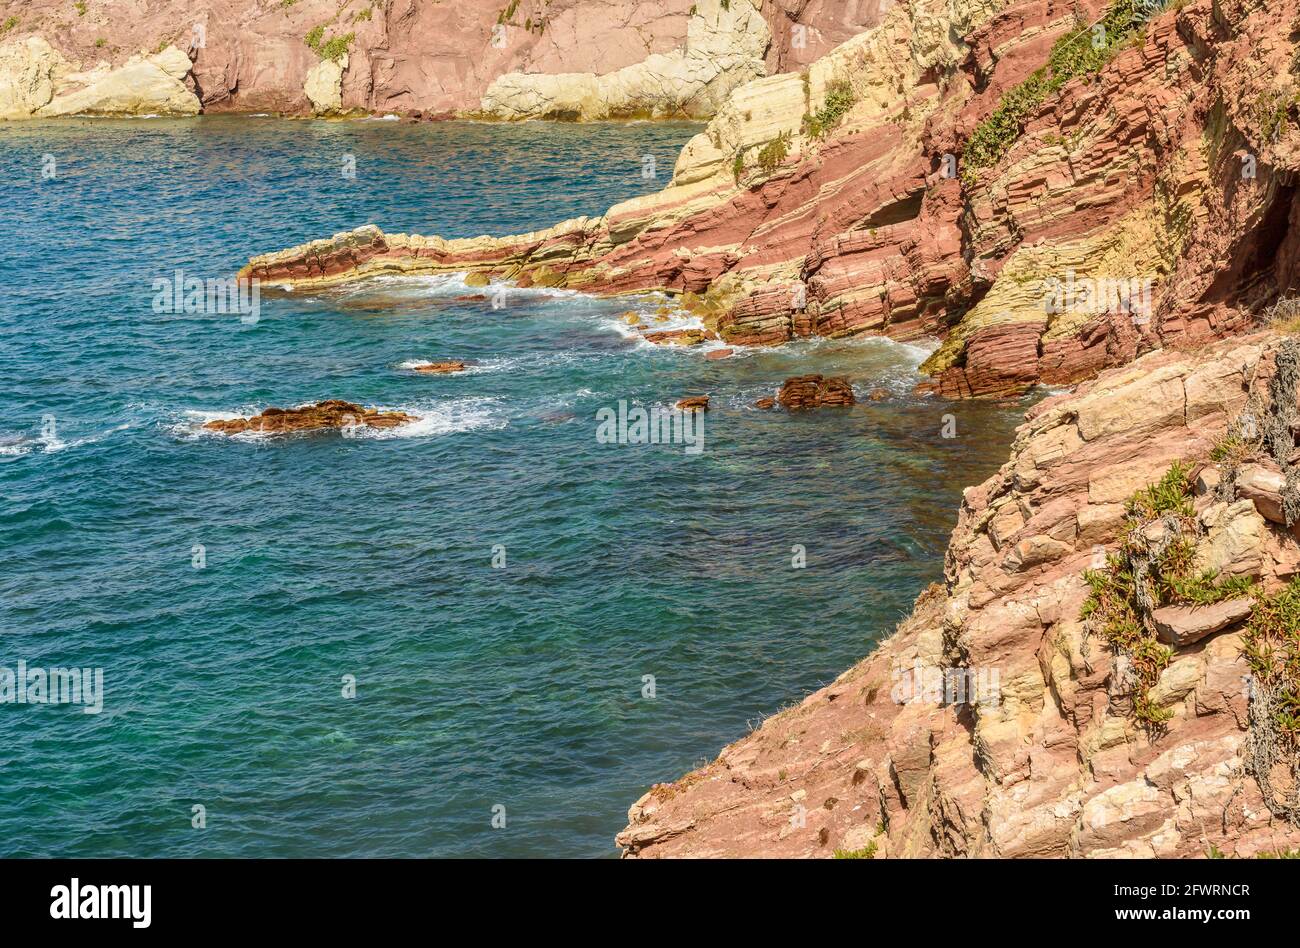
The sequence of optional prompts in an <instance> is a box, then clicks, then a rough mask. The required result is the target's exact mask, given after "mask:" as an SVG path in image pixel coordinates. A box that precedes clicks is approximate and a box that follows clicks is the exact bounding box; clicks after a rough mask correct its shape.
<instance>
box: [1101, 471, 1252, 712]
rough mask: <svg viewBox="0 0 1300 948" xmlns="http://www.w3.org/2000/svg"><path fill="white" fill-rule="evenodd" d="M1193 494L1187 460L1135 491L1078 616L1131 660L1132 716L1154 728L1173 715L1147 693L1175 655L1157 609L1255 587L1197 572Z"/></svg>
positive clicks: (1218, 598)
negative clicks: (1157, 529) (1153, 530)
mask: <svg viewBox="0 0 1300 948" xmlns="http://www.w3.org/2000/svg"><path fill="white" fill-rule="evenodd" d="M1190 493H1191V478H1190V468H1188V467H1187V466H1186V465H1184V464H1182V463H1175V464H1174V465H1173V466H1171V467H1170V469H1169V470H1168V472H1167V473H1166V474H1165V475H1164V476H1163V477H1162V478H1161V479H1160V480H1159V481H1157V482H1156V483H1154V484H1150V485H1148V486H1146V487H1144V488H1142V489H1141V490H1139V491H1137V492H1135V493H1134V494H1133V496H1132V497H1130V498H1129V499H1128V501H1127V502H1126V503H1125V505H1124V513H1125V525H1124V530H1123V533H1122V534H1121V536H1120V545H1119V549H1118V550H1117V551H1116V552H1114V553H1111V554H1110V555H1109V556H1108V557H1107V559H1106V567H1105V568H1104V569H1099V570H1089V571H1088V572H1086V573H1085V574H1084V579H1085V580H1086V581H1087V583H1088V585H1089V587H1090V592H1089V595H1088V598H1087V599H1086V600H1085V601H1084V604H1083V608H1082V610H1081V611H1080V614H1079V618H1080V619H1083V620H1085V621H1087V622H1089V623H1090V625H1092V626H1093V627H1094V628H1099V629H1100V631H1101V635H1102V637H1103V638H1104V639H1105V641H1106V643H1107V644H1108V645H1109V646H1110V648H1111V650H1112V651H1113V652H1115V653H1116V654H1120V655H1124V656H1126V657H1127V658H1128V659H1129V661H1130V662H1131V663H1132V665H1133V673H1134V677H1135V679H1136V685H1137V687H1136V689H1135V691H1134V697H1133V717H1134V718H1135V719H1136V720H1137V721H1139V722H1141V723H1143V724H1145V725H1148V726H1151V727H1158V726H1159V725H1161V724H1163V723H1164V722H1165V721H1167V720H1168V719H1169V717H1170V716H1171V714H1172V712H1171V711H1170V710H1169V709H1168V708H1160V707H1157V706H1156V705H1155V704H1154V703H1153V702H1152V701H1151V699H1150V697H1149V692H1150V689H1151V688H1152V686H1154V685H1155V683H1156V682H1157V681H1158V680H1159V678H1160V673H1161V672H1162V671H1164V669H1165V668H1166V667H1167V666H1168V665H1169V662H1170V659H1171V658H1172V657H1173V650H1172V649H1170V648H1169V647H1168V646H1166V645H1162V644H1161V643H1160V642H1159V641H1157V640H1156V637H1155V634H1154V631H1153V628H1152V624H1151V612H1152V611H1153V610H1155V609H1158V608H1160V607H1161V606H1168V605H1174V604H1182V605H1189V604H1195V605H1209V604H1211V603H1215V602H1221V601H1223V600H1225V599H1235V598H1238V597H1240V596H1244V595H1248V594H1250V593H1251V592H1253V590H1254V584H1253V583H1252V582H1251V581H1250V580H1249V579H1246V578H1244V577H1229V578H1227V579H1223V580H1219V579H1218V578H1217V577H1216V576H1215V575H1214V574H1213V573H1205V572H1200V573H1198V572H1196V570H1195V560H1196V543H1195V541H1194V539H1193V537H1194V536H1195V529H1196V527H1195V522H1194V517H1195V512H1194V510H1193V508H1192V502H1191V498H1190ZM1155 524H1162V525H1163V526H1164V531H1163V534H1162V538H1161V539H1159V540H1153V539H1152V537H1151V536H1150V535H1149V533H1148V528H1149V527H1151V526H1152V525H1155Z"/></svg>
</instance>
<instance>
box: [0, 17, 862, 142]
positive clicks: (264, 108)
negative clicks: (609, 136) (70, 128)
mask: <svg viewBox="0 0 1300 948" xmlns="http://www.w3.org/2000/svg"><path fill="white" fill-rule="evenodd" d="M887 2H888V0H864V2H861V3H857V4H854V5H853V9H852V10H851V11H846V10H844V9H843V8H842V6H843V5H842V4H837V3H829V2H826V0H812V2H809V0H763V2H762V3H761V5H760V4H758V3H754V4H753V5H752V7H753V8H756V9H757V10H758V12H757V13H756V14H755V15H754V16H752V17H751V16H748V15H744V14H745V10H741V9H739V8H740V7H741V5H742V4H744V5H745V6H746V9H750V8H751V7H750V4H751V0H734V2H732V3H731V4H730V6H731V7H732V8H736V12H735V13H734V14H732V13H728V14H727V15H726V16H724V17H719V16H716V15H713V14H710V13H709V11H711V10H712V11H714V13H716V12H717V10H718V9H720V7H721V4H720V3H719V0H698V2H697V0H662V2H659V3H654V4H634V3H626V2H620V0H545V2H543V0H519V2H517V3H510V2H507V0H458V2H456V3H449V2H443V3H421V2H417V0H394V2H391V3H382V4H381V3H371V2H369V0H352V2H350V3H344V4H343V6H341V7H340V6H339V4H338V3H337V2H336V0H294V2H293V3H291V4H285V3H278V2H277V3H269V4H268V3H261V2H257V0H214V2H211V3H206V4H204V5H202V6H201V7H197V8H196V7H194V5H193V4H190V3H184V2H181V0H158V2H152V3H150V4H148V5H147V6H144V7H142V6H141V5H140V4H139V3H136V2H134V0H96V2H93V3H91V4H89V5H88V7H87V9H86V11H85V12H84V13H83V14H78V12H77V11H76V10H75V9H73V8H72V7H71V6H68V7H66V8H64V9H63V10H62V11H54V10H51V11H48V12H46V11H37V10H35V9H34V8H33V7H32V5H31V4H30V3H28V2H27V0H0V22H8V21H9V19H10V18H11V17H12V18H14V21H15V25H14V26H13V27H11V28H10V30H9V32H8V35H7V37H6V38H7V39H19V40H22V41H24V42H25V41H26V39H27V38H29V37H39V38H41V39H42V41H43V42H46V43H47V45H49V46H51V47H52V48H53V49H55V50H57V51H58V53H59V54H60V56H61V57H63V58H65V59H66V60H68V61H69V62H80V63H96V62H99V61H101V60H103V61H105V62H107V63H108V64H109V65H110V66H120V65H121V64H122V63H123V62H125V61H126V60H127V59H128V58H130V57H131V56H132V55H135V54H137V53H138V54H140V55H148V54H149V53H150V52H153V51H156V50H158V49H159V48H160V46H163V45H166V44H174V45H175V46H177V47H178V48H180V49H181V50H187V51H189V52H190V54H191V56H192V58H193V60H194V68H193V75H192V77H191V79H190V80H188V84H189V87H190V89H191V90H192V91H193V92H194V93H195V94H196V95H197V97H198V98H199V99H200V100H201V102H202V106H203V109H204V110H205V111H208V112H215V111H244V112H287V113H291V114H298V115H307V114H312V113H313V112H314V111H315V112H321V113H329V112H344V113H347V112H353V111H363V112H394V113H405V112H418V113H421V114H423V115H425V116H429V117H436V116H446V115H450V114H452V113H455V112H462V111H478V110H480V109H481V108H482V107H483V98H484V94H485V93H486V92H487V91H488V89H489V87H490V86H492V85H493V83H494V80H497V79H499V78H500V77H503V76H505V75H507V74H514V75H515V77H516V79H517V80H518V81H517V82H516V83H515V85H514V88H515V89H517V90H518V91H517V94H514V93H506V92H504V91H501V90H499V92H500V94H495V95H494V99H493V102H494V103H495V102H499V103H500V105H501V110H500V112H499V113H498V114H499V115H500V116H501V117H505V116H507V115H512V116H515V117H522V116H524V115H525V114H532V113H531V111H530V107H529V105H528V103H529V102H530V101H535V100H534V99H533V98H532V95H533V93H532V91H531V90H530V87H529V83H530V82H533V81H534V80H535V79H536V77H538V76H550V75H556V74H565V75H575V74H577V75H582V74H589V75H591V76H593V77H594V76H597V75H604V74H607V73H613V74H614V76H615V77H618V76H620V75H623V76H624V78H623V79H620V80H617V81H615V80H611V81H608V82H606V83H605V86H606V88H605V89H604V90H602V91H601V92H600V93H599V98H600V99H601V100H602V101H606V102H610V103H617V104H619V106H620V108H623V109H631V110H632V111H634V112H637V113H640V112H641V111H642V110H644V111H645V112H647V113H652V112H654V111H655V110H657V109H662V108H666V107H669V106H672V107H673V108H675V109H676V111H675V112H674V113H673V114H681V115H696V116H707V115H711V114H712V109H713V107H714V106H716V104H717V103H718V102H719V101H721V100H722V99H723V98H725V96H726V93H727V91H728V90H729V89H730V88H731V87H733V86H734V85H736V84H737V83H738V82H743V81H745V80H746V79H749V78H751V77H752V76H754V75H763V74H765V73H767V72H776V71H781V70H792V71H794V70H798V69H801V68H804V67H806V66H807V65H808V64H809V63H810V62H812V61H813V60H815V59H816V58H817V57H819V56H821V55H823V54H824V53H826V52H827V51H829V50H830V49H832V48H833V47H834V46H836V45H837V44H839V43H841V42H843V41H844V40H846V39H848V38H849V37H851V36H853V35H854V34H855V33H858V32H860V31H861V30H863V29H866V28H867V27H869V26H872V25H873V24H874V23H876V22H877V21H878V19H879V16H880V13H879V10H880V7H881V6H882V5H885V4H887ZM692 7H695V8H696V15H695V16H692V14H691V10H692ZM724 12H725V11H724ZM507 13H508V14H509V15H507ZM318 27H319V28H321V31H322V32H321V36H320V39H321V44H323V43H325V42H328V41H330V40H336V41H338V42H339V43H344V44H345V45H346V52H347V54H348V57H349V63H348V65H347V67H346V68H345V69H344V70H343V71H342V73H341V75H340V76H339V77H335V76H334V75H333V69H332V68H331V67H327V66H325V65H324V62H325V60H324V59H323V57H322V56H321V55H320V54H319V52H318V51H317V50H315V49H313V48H311V47H309V46H308V45H307V43H306V42H305V37H307V36H308V35H310V34H311V33H312V31H313V30H314V29H316V28H318ZM796 28H798V29H796ZM100 41H102V42H100ZM760 41H761V42H760ZM321 44H318V46H319V45H321ZM691 50H694V52H691ZM624 70H626V72H625V73H624V72H622V71H624ZM755 70H757V71H755ZM6 77H13V78H14V79H15V80H16V81H17V83H18V84H19V85H30V83H31V81H32V79H31V78H30V74H29V73H28V71H27V70H26V69H25V68H19V69H16V70H13V71H11V70H9V69H8V68H7V65H6V61H5V57H4V56H3V55H0V114H3V111H2V109H3V101H4V92H3V89H4V87H5V84H6ZM655 83H662V86H661V87H656V86H655ZM570 84H571V83H570ZM503 89H504V87H503ZM322 93H328V95H323V94H322ZM335 94H337V95H338V96H339V104H338V105H337V106H335V105H334V104H333V96H334V95H335ZM37 97H38V98H39V95H38V96H37ZM45 101H46V102H48V98H46V99H45ZM536 101H541V100H540V99H539V100H536ZM321 103H325V108H322V107H321ZM42 104H44V102H42ZM490 105H491V103H490ZM31 111H32V110H31V109H29V110H27V111H26V112H24V113H22V114H23V115H30V114H31ZM556 114H557V115H558V114H560V111H559V110H557V111H556ZM592 114H593V115H595V114H596V113H592ZM20 117H21V116H20Z"/></svg>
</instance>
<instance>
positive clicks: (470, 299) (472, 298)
mask: <svg viewBox="0 0 1300 948" xmlns="http://www.w3.org/2000/svg"><path fill="white" fill-rule="evenodd" d="M486 299H487V297H486V296H485V295H483V294H482V293H466V294H464V295H463V296H453V297H452V298H451V301H452V302H453V303H481V302H483V301H484V300H486Z"/></svg>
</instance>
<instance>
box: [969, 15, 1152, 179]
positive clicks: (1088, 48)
mask: <svg viewBox="0 0 1300 948" xmlns="http://www.w3.org/2000/svg"><path fill="white" fill-rule="evenodd" d="M1165 2H1166V0H1114V2H1113V3H1112V4H1111V5H1110V6H1109V7H1107V8H1106V12H1105V13H1104V14H1103V15H1102V17H1101V19H1100V20H1098V21H1097V22H1096V23H1093V24H1091V25H1089V24H1086V23H1083V24H1079V26H1078V28H1077V29H1075V30H1074V31H1072V32H1070V33H1067V34H1066V35H1065V36H1062V37H1061V38H1060V39H1058V40H1057V41H1056V43H1055V44H1053V46H1052V51H1051V53H1049V54H1048V57H1047V64H1046V65H1044V66H1042V67H1040V68H1039V69H1036V70H1035V71H1034V72H1032V73H1030V74H1029V77H1028V78H1027V79H1025V80H1024V81H1023V82H1021V83H1019V84H1018V85H1016V86H1013V87H1012V88H1010V89H1008V90H1007V92H1006V93H1005V94H1004V95H1003V96H1002V101H1001V102H1000V103H998V107H997V108H996V109H994V110H993V112H992V114H991V115H989V117H988V118H986V119H985V120H984V121H982V122H980V124H979V125H977V126H976V127H975V131H974V132H972V133H971V136H970V139H969V140H968V141H967V142H966V149H965V152H964V153H963V155H962V180H963V181H964V182H965V183H966V185H967V186H968V187H969V186H970V185H972V184H973V183H974V181H975V173H976V172H977V171H978V170H979V169H981V168H988V167H991V166H992V165H995V164H997V163H998V162H999V161H1000V160H1001V159H1002V156H1003V155H1005V154H1006V153H1007V151H1008V150H1009V149H1010V148H1011V146H1012V144H1014V142H1015V141H1016V139H1017V138H1019V137H1020V133H1021V132H1022V131H1023V130H1024V127H1025V123H1026V122H1028V121H1029V119H1030V117H1031V116H1032V115H1033V114H1034V113H1035V112H1036V111H1038V109H1039V107H1040V106H1041V105H1042V104H1043V102H1045V101H1046V100H1047V97H1048V96H1049V95H1052V94H1054V93H1056V92H1058V91H1059V90H1060V89H1061V87H1062V86H1064V85H1065V84H1066V83H1067V82H1069V81H1070V80H1071V79H1074V78H1075V77H1077V76H1083V75H1095V74H1096V73H1098V72H1100V71H1101V68H1102V67H1103V66H1105V65H1106V63H1108V62H1110V60H1111V57H1113V56H1114V55H1115V53H1116V52H1117V51H1118V50H1119V49H1120V48H1121V47H1123V46H1125V45H1126V44H1128V43H1130V42H1132V41H1133V40H1135V39H1137V38H1138V37H1140V36H1141V34H1142V29H1143V27H1144V26H1145V24H1146V21H1147V20H1148V19H1149V18H1150V17H1151V16H1152V15H1153V14H1155V13H1157V12H1159V11H1160V10H1161V9H1163V7H1164V5H1165Z"/></svg>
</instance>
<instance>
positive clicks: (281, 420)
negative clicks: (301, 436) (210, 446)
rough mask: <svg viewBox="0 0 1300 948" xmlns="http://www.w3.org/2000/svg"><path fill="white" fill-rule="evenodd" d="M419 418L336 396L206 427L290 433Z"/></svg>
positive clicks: (237, 431) (398, 423)
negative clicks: (347, 400) (369, 406)
mask: <svg viewBox="0 0 1300 948" xmlns="http://www.w3.org/2000/svg"><path fill="white" fill-rule="evenodd" d="M416 420H417V419H416V418H415V416H413V415H408V414H406V412H401V411H391V412H381V411H376V410H374V409H371V408H363V407H362V406H360V405H355V404H353V403H352V402H345V401H342V400H340V399H336V398H335V399H330V400H328V401H323V402H317V403H316V404H314V405H303V406H301V407H298V408H268V409H266V411H264V412H262V413H261V414H260V415H254V416H253V417H252V418H226V419H218V420H216V421H209V422H208V423H207V424H205V425H204V426H203V427H204V428H207V429H208V430H209V431H219V432H221V433H222V434H228V435H235V434H244V433H246V432H250V431H251V432H258V433H262V434H291V433H295V432H306V431H328V430H331V429H339V428H356V427H362V426H364V427H367V428H397V427H399V426H401V425H408V424H410V423H411V422H413V421H416Z"/></svg>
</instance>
